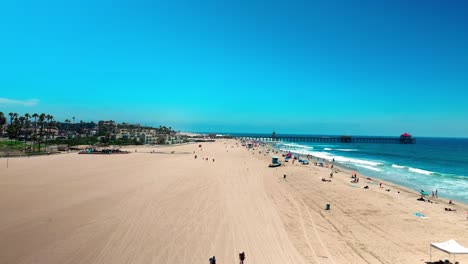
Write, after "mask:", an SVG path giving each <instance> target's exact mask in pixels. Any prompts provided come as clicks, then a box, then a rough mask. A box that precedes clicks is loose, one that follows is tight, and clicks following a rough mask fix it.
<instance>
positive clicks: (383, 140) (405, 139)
mask: <svg viewBox="0 0 468 264" xmlns="http://www.w3.org/2000/svg"><path fill="white" fill-rule="evenodd" d="M234 137H235V138H239V139H243V140H256V141H277V142H310V143H371V144H415V143H416V139H415V138H413V137H412V136H411V135H409V134H408V133H405V134H402V135H401V136H399V137H371V136H368V137H367V136H294V135H284V136H282V135H276V134H275V133H273V134H272V135H271V136H262V135H245V136H243V135H239V136H234Z"/></svg>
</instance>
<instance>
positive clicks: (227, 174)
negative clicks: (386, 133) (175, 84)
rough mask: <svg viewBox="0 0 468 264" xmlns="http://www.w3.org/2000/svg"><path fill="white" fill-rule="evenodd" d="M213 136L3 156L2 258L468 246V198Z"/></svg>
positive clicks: (405, 258)
mask: <svg viewBox="0 0 468 264" xmlns="http://www.w3.org/2000/svg"><path fill="white" fill-rule="evenodd" d="M202 146H203V148H202V149H200V148H198V144H188V145H180V146H167V147H166V146H164V147H158V148H151V147H141V148H138V150H137V152H135V148H129V150H130V151H131V152H132V153H131V154H128V155H78V154H76V153H70V154H58V155H51V156H41V157H34V158H14V159H9V161H8V163H9V164H8V166H9V167H8V168H7V167H6V159H0V216H1V217H0V264H4V263H5V264H7V263H8V264H10V263H11V264H17V263H18V264H20V263H21V264H22V263H61V264H62V263H113V264H114V263H142V264H143V263H145V264H147V263H191V264H198V263H200V264H201V263H208V259H209V257H210V256H212V255H215V256H216V258H217V261H218V262H217V263H220V264H224V263H238V253H239V251H245V252H246V261H245V263H246V264H248V263H256V264H259V263H278V264H286V263H291V264H293V263H294V264H300V263H425V262H426V261H429V245H430V243H431V242H443V241H447V240H449V239H455V240H457V241H458V242H459V243H461V244H462V245H465V246H468V218H467V217H468V215H467V211H468V206H467V205H465V204H458V203H457V204H456V205H448V204H447V200H446V199H441V198H439V199H435V200H433V202H434V203H427V202H420V201H417V200H416V199H417V198H418V195H417V193H415V192H413V191H411V190H407V189H405V188H402V187H398V186H395V185H392V184H388V183H386V182H383V187H384V188H379V185H378V182H375V181H374V182H368V180H366V179H365V177H364V176H361V179H360V182H359V183H358V184H352V183H350V181H351V180H352V179H351V178H350V176H351V175H350V173H349V172H346V171H341V172H339V173H335V174H334V177H333V178H332V179H331V180H332V181H331V182H322V181H321V178H322V177H324V178H327V179H328V178H329V176H328V175H329V174H330V169H328V168H321V167H316V166H314V165H313V163H312V164H311V165H300V164H297V163H296V164H292V163H288V164H285V166H282V167H279V168H273V169H272V168H268V167H267V165H268V163H269V162H270V160H271V156H272V154H269V155H266V156H265V155H264V154H263V153H264V149H263V152H262V154H259V153H258V151H259V149H257V150H255V151H252V150H250V151H249V150H247V149H246V148H244V147H241V146H240V144H239V145H236V141H235V140H224V141H223V140H221V141H217V142H214V143H202ZM153 150H155V151H156V153H151V152H152V151H153ZM194 151H195V152H196V153H195V154H196V155H197V156H198V158H197V159H195V158H194V155H195V154H194V153H193V152H194ZM203 158H208V160H202V159H203ZM213 159H214V161H213ZM284 174H286V175H287V178H286V179H283V175H284ZM379 182H380V181H379ZM365 185H368V186H369V189H363V187H364V186H365ZM386 189H390V192H387V191H386ZM398 192H399V193H398ZM326 204H330V206H331V210H325V206H326ZM446 207H450V208H452V209H456V210H457V211H455V212H447V211H445V210H444V208H446ZM414 213H421V214H424V215H425V216H427V218H420V217H417V216H416V215H414ZM432 252H433V260H438V259H445V258H447V256H448V255H447V254H445V253H443V252H440V251H437V250H433V251H432ZM456 259H457V261H459V262H460V263H468V256H466V255H465V256H457V257H456Z"/></svg>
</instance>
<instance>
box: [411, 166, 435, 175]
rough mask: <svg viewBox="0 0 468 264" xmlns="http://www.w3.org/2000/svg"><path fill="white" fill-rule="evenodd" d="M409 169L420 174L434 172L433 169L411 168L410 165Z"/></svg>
mask: <svg viewBox="0 0 468 264" xmlns="http://www.w3.org/2000/svg"><path fill="white" fill-rule="evenodd" d="M408 170H409V171H411V172H414V173H419V174H424V175H431V174H433V173H434V172H432V171H427V170H422V169H418V168H411V167H409V168H408Z"/></svg>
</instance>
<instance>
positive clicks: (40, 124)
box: [38, 113, 46, 152]
mask: <svg viewBox="0 0 468 264" xmlns="http://www.w3.org/2000/svg"><path fill="white" fill-rule="evenodd" d="M45 119H46V114H44V113H42V114H41V115H40V116H39V139H38V145H39V152H41V142H42V137H43V131H44V121H45Z"/></svg>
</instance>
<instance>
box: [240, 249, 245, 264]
mask: <svg viewBox="0 0 468 264" xmlns="http://www.w3.org/2000/svg"><path fill="white" fill-rule="evenodd" d="M244 260H245V252H244V251H241V252H240V253H239V261H240V262H239V264H244Z"/></svg>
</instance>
